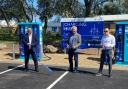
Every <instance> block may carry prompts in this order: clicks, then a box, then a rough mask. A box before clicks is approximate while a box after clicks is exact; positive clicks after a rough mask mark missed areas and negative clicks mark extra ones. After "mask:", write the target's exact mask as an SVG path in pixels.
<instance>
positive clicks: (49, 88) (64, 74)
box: [46, 71, 69, 89]
mask: <svg viewBox="0 0 128 89" xmlns="http://www.w3.org/2000/svg"><path fill="white" fill-rule="evenodd" d="M68 73H69V71H66V72H64V73H63V74H62V75H61V76H60V77H59V78H58V79H56V80H55V81H54V82H53V83H52V84H51V85H50V86H48V87H47V88H46V89H51V88H52V87H54V86H55V85H56V84H57V83H58V82H59V81H60V80H61V79H62V78H63V77H64V76H66V75H67V74H68Z"/></svg>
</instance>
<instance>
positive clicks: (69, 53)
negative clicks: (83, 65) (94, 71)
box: [68, 48, 78, 71]
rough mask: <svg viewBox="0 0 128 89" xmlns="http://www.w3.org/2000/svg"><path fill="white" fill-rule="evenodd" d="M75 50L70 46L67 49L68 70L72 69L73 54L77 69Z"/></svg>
mask: <svg viewBox="0 0 128 89" xmlns="http://www.w3.org/2000/svg"><path fill="white" fill-rule="evenodd" d="M75 51H76V49H72V48H71V49H69V50H68V57H69V69H70V71H73V56H74V61H75V70H77V69H78V53H77V52H75Z"/></svg>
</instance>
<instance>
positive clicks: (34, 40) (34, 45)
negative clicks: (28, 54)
mask: <svg viewBox="0 0 128 89" xmlns="http://www.w3.org/2000/svg"><path fill="white" fill-rule="evenodd" d="M23 43H24V51H28V50H29V46H28V45H27V43H29V35H28V33H27V34H25V36H24V39H23ZM37 46H38V39H37V35H36V34H32V42H31V49H32V50H33V51H34V52H35V51H36V48H37Z"/></svg>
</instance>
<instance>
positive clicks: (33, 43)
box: [23, 28, 39, 72]
mask: <svg viewBox="0 0 128 89" xmlns="http://www.w3.org/2000/svg"><path fill="white" fill-rule="evenodd" d="M23 42H24V53H25V70H26V71H28V62H29V55H30V54H31V56H32V59H33V61H34V65H35V71H36V72H38V71H39V70H38V60H37V58H36V47H37V45H38V39H37V36H36V34H34V33H32V29H31V28H28V29H27V34H25V38H24V40H23Z"/></svg>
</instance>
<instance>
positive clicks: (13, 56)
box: [12, 44, 15, 60]
mask: <svg viewBox="0 0 128 89" xmlns="http://www.w3.org/2000/svg"><path fill="white" fill-rule="evenodd" d="M12 52H13V53H12V59H13V60H14V59H15V44H13V45H12Z"/></svg>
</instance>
